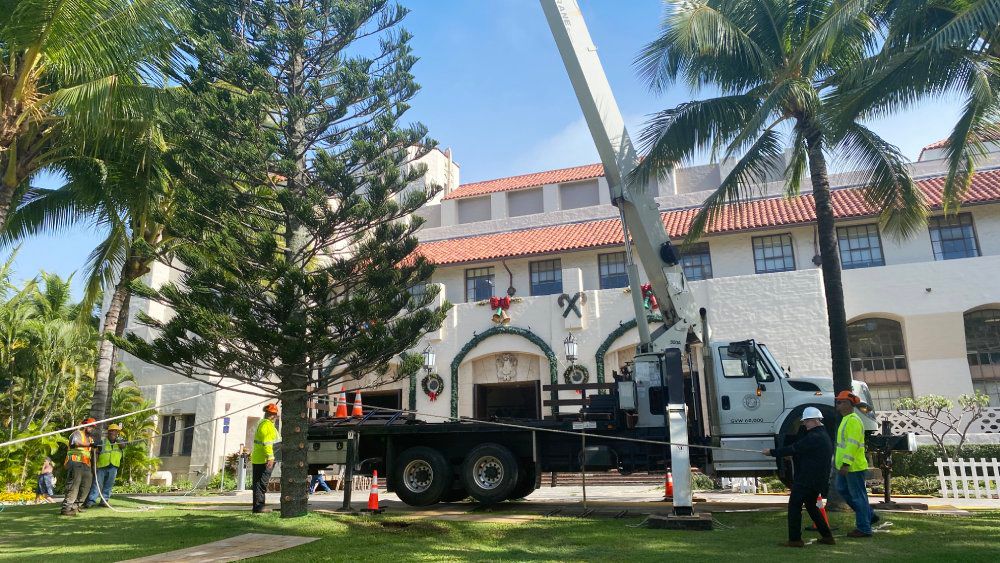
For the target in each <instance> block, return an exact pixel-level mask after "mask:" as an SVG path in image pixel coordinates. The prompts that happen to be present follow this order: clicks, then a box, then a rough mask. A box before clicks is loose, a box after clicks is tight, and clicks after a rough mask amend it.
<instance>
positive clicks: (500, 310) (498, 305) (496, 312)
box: [490, 296, 510, 325]
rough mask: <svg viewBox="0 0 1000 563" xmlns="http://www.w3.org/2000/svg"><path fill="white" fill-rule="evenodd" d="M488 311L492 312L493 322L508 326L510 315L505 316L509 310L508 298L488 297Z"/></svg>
mask: <svg viewBox="0 0 1000 563" xmlns="http://www.w3.org/2000/svg"><path fill="white" fill-rule="evenodd" d="M490 309H492V310H493V322H495V323H496V324H505V325H506V324H510V315H508V314H507V309H510V297H509V296H504V297H490Z"/></svg>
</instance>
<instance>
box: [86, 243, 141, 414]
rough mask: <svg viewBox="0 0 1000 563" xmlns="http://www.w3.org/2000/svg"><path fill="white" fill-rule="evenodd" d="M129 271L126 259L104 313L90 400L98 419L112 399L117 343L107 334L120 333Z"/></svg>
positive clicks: (91, 407) (127, 290)
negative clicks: (112, 372)
mask: <svg viewBox="0 0 1000 563" xmlns="http://www.w3.org/2000/svg"><path fill="white" fill-rule="evenodd" d="M129 272H130V268H129V261H128V260H126V261H125V264H124V265H123V266H122V272H121V276H119V278H118V284H117V285H115V292H114V293H113V294H112V295H111V305H110V306H109V307H108V311H107V312H106V313H105V314H104V326H103V327H101V328H102V334H103V336H102V338H101V344H100V348H99V353H98V356H97V372H96V373H95V374H94V398H93V400H91V402H90V416H91V417H93V418H96V419H98V420H100V419H103V418H104V413H105V411H106V410H107V408H108V406H107V404H108V403H109V402H110V400H111V396H110V395H109V394H108V381H109V379H110V377H111V366H112V363H113V361H114V350H115V345H114V343H113V342H112V341H111V339H110V338H108V337H107V335H108V334H117V333H118V324H119V320H120V318H121V312H122V307H123V306H124V305H125V302H126V300H127V297H128V293H129V288H128V286H129V283H130V282H131V281H132V280H131V279H130V277H129V275H128V274H129Z"/></svg>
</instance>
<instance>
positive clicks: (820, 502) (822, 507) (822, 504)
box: [816, 495, 830, 528]
mask: <svg viewBox="0 0 1000 563" xmlns="http://www.w3.org/2000/svg"><path fill="white" fill-rule="evenodd" d="M816 506H817V507H818V508H819V513H820V514H822V515H823V521H824V522H826V527H827V528H829V527H830V517H829V516H827V515H826V499H824V498H823V495H819V496H818V497H816Z"/></svg>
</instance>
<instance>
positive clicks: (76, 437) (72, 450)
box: [66, 429, 94, 465]
mask: <svg viewBox="0 0 1000 563" xmlns="http://www.w3.org/2000/svg"><path fill="white" fill-rule="evenodd" d="M93 443H94V441H93V439H91V437H90V436H88V435H87V433H86V432H84V431H83V430H82V429H81V430H77V431H76V432H73V433H72V434H71V435H70V437H69V451H68V452H66V465H69V463H70V462H71V461H79V462H81V463H86V464H87V465H90V446H91V445H92V444H93Z"/></svg>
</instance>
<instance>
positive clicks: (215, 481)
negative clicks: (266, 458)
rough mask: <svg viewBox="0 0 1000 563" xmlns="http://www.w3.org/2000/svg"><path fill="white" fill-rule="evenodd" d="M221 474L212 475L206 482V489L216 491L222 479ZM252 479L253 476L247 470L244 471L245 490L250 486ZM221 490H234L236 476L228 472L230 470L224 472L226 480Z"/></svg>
mask: <svg viewBox="0 0 1000 563" xmlns="http://www.w3.org/2000/svg"><path fill="white" fill-rule="evenodd" d="M221 475H222V474H221V473H216V474H215V476H213V477H212V480H211V481H209V482H208V485H206V488H207V489H208V491H209V492H211V491H218V490H219V482H220V481H221V480H222V479H221ZM252 479H253V477H252V476H251V475H250V472H249V471H247V472H246V479H244V484H245V488H246V489H247V490H250V488H251V486H252V485H251V482H252ZM223 490H225V491H235V490H236V476H235V475H233V474H232V472H230V471H227V472H226V482H225V484H224V485H223Z"/></svg>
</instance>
